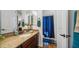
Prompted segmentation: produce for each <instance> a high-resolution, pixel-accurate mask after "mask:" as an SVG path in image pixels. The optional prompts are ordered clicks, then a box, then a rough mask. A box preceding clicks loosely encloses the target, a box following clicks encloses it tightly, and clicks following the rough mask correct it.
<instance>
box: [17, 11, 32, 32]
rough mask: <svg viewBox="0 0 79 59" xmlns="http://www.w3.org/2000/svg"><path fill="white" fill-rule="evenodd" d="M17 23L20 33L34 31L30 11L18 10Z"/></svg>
mask: <svg viewBox="0 0 79 59" xmlns="http://www.w3.org/2000/svg"><path fill="white" fill-rule="evenodd" d="M17 21H18V22H17V23H18V31H19V33H23V32H26V31H29V30H32V25H33V14H32V11H30V10H27V11H26V10H17Z"/></svg>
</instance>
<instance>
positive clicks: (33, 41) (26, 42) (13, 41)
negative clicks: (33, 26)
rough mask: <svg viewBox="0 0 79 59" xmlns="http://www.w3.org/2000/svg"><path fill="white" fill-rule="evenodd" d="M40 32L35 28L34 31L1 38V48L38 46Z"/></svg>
mask: <svg viewBox="0 0 79 59" xmlns="http://www.w3.org/2000/svg"><path fill="white" fill-rule="evenodd" d="M38 34H39V32H38V31H36V30H34V31H33V32H27V33H24V34H21V35H17V36H11V37H7V38H5V39H0V48H37V47H38Z"/></svg>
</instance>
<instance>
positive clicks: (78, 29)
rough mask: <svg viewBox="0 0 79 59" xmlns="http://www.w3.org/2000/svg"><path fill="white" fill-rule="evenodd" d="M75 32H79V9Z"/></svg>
mask: <svg viewBox="0 0 79 59" xmlns="http://www.w3.org/2000/svg"><path fill="white" fill-rule="evenodd" d="M75 32H79V11H77V18H76V25H75Z"/></svg>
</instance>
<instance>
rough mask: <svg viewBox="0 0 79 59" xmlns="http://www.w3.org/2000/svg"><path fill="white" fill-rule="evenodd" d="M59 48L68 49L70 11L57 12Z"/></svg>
mask: <svg viewBox="0 0 79 59" xmlns="http://www.w3.org/2000/svg"><path fill="white" fill-rule="evenodd" d="M57 47H58V48H68V11H67V10H58V11H57Z"/></svg>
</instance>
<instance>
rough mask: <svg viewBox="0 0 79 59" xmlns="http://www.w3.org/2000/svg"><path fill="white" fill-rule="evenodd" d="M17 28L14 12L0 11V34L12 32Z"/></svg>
mask: <svg viewBox="0 0 79 59" xmlns="http://www.w3.org/2000/svg"><path fill="white" fill-rule="evenodd" d="M16 28H17V16H16V11H14V10H2V11H1V29H2V30H1V33H2V34H4V33H9V32H13V31H14V30H15V29H16Z"/></svg>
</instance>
